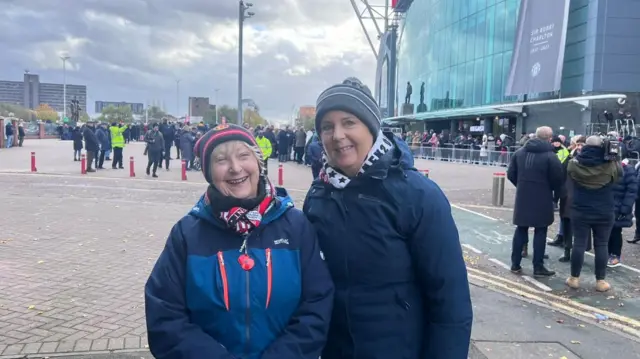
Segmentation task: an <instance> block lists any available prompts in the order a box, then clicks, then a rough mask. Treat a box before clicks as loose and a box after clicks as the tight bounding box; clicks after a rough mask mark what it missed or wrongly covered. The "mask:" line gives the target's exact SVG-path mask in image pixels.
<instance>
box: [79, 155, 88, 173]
mask: <svg viewBox="0 0 640 359" xmlns="http://www.w3.org/2000/svg"><path fill="white" fill-rule="evenodd" d="M80 173H81V174H83V175H86V174H87V155H85V154H84V153H83V154H82V155H81V156H80Z"/></svg>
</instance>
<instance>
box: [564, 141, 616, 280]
mask: <svg viewBox="0 0 640 359" xmlns="http://www.w3.org/2000/svg"><path fill="white" fill-rule="evenodd" d="M604 151H605V150H604V148H603V145H602V139H601V138H600V137H599V136H590V137H589V138H587V141H586V143H585V146H584V147H583V148H582V151H581V152H580V154H579V155H578V156H577V157H576V158H574V159H572V160H571V161H569V165H568V167H567V173H568V175H569V177H570V178H571V179H572V180H573V203H572V207H571V226H572V228H573V250H572V252H571V276H570V277H569V278H567V281H566V284H567V286H569V287H570V288H573V289H578V288H579V287H580V272H581V271H582V265H583V263H584V252H585V250H586V248H587V241H588V240H589V234H590V233H591V232H593V248H594V252H595V275H596V290H597V291H599V292H606V291H608V290H609V289H611V285H609V283H607V282H606V281H605V277H606V275H607V260H608V257H609V253H608V244H609V236H610V235H611V228H613V224H614V221H615V217H614V210H615V201H614V198H613V184H614V183H615V182H616V181H617V180H618V178H619V177H621V175H622V168H621V167H620V163H619V162H617V161H607V160H606V159H605V152H604Z"/></svg>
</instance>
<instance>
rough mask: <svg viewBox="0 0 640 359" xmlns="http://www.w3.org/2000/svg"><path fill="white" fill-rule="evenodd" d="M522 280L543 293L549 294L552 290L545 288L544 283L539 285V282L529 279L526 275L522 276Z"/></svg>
mask: <svg viewBox="0 0 640 359" xmlns="http://www.w3.org/2000/svg"><path fill="white" fill-rule="evenodd" d="M522 279H524V280H525V281H527V282H529V283H531V284H533V285H535V286H536V287H538V288H539V289H541V290H543V291H545V292H551V291H552V289H551V288H550V287H549V286H547V285H545V284H544V283H541V282H539V281H537V280H535V279H533V278H532V277H529V276H528V275H523V276H522Z"/></svg>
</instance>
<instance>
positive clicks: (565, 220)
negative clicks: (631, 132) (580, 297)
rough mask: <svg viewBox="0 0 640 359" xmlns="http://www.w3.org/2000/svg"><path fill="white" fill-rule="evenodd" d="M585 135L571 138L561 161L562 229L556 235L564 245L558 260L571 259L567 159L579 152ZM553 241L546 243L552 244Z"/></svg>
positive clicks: (570, 181)
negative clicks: (562, 253) (563, 159)
mask: <svg viewBox="0 0 640 359" xmlns="http://www.w3.org/2000/svg"><path fill="white" fill-rule="evenodd" d="M584 141H585V137H583V136H576V137H574V139H573V140H572V143H571V145H570V146H569V150H570V151H571V152H570V153H569V157H567V159H566V161H564V162H563V163H562V167H563V175H564V176H565V180H564V187H563V188H562V192H561V194H560V213H559V214H560V221H561V224H560V227H561V228H562V230H563V233H562V234H561V235H558V238H559V239H560V244H561V246H563V247H564V255H563V256H562V257H560V259H559V261H560V262H563V263H567V262H569V261H571V248H573V231H572V228H571V205H572V203H573V181H572V180H571V179H570V178H569V176H568V175H567V167H568V164H569V161H571V160H572V159H573V158H574V157H575V156H577V155H578V154H579V153H580V150H582V146H584ZM554 243H555V242H552V243H547V244H549V245H553V244H554Z"/></svg>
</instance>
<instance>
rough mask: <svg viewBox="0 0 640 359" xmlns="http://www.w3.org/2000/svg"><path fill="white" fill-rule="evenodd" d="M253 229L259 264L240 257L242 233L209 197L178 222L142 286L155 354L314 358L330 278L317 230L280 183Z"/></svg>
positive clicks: (194, 358) (327, 309) (162, 358)
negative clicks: (247, 264) (215, 211)
mask: <svg viewBox="0 0 640 359" xmlns="http://www.w3.org/2000/svg"><path fill="white" fill-rule="evenodd" d="M278 192H279V193H278V194H279V196H282V197H279V199H278V204H277V206H276V207H275V208H273V209H272V210H270V211H269V212H268V213H266V214H265V216H264V217H263V220H262V223H261V225H260V227H258V228H257V229H255V230H254V231H253V232H252V233H251V234H250V236H249V238H248V241H247V245H248V247H249V249H248V253H249V255H250V257H251V258H253V259H254V260H255V266H254V267H253V269H251V270H250V271H245V270H243V269H242V268H241V267H240V264H239V263H238V257H239V256H240V251H239V249H240V246H241V244H242V240H243V239H242V237H241V236H240V235H238V234H236V233H235V232H232V231H231V230H229V229H227V227H226V225H224V224H223V223H222V222H221V221H220V220H219V219H217V218H216V217H214V216H213V215H212V213H211V210H210V207H209V206H207V205H205V203H204V200H203V199H200V201H199V202H198V203H197V204H196V206H195V207H194V208H193V209H192V210H191V212H190V213H189V214H188V215H187V216H185V217H184V218H182V219H181V220H180V221H178V223H176V225H174V227H173V229H172V230H171V234H170V235H169V239H168V240H167V244H166V246H165V248H164V250H163V252H162V254H161V255H160V257H159V258H158V261H157V263H156V265H155V267H154V268H153V271H152V272H151V276H150V277H149V280H148V281H147V284H146V287H145V304H146V316H147V331H148V338H149V348H150V350H151V353H152V354H153V355H154V357H155V358H157V359H204V358H210V359H232V358H233V359H258V358H260V359H318V356H319V355H320V352H321V350H322V348H323V347H324V344H325V341H326V335H327V331H328V328H329V318H330V316H331V309H332V303H333V284H332V282H331V278H330V277H329V273H328V271H327V267H326V264H325V262H324V261H323V259H322V257H321V254H320V250H319V247H318V245H317V240H316V235H315V233H314V231H313V227H312V226H311V225H310V223H309V221H308V220H307V219H306V218H305V217H304V215H303V214H302V212H301V211H299V210H297V209H293V208H292V207H293V202H292V201H291V199H290V198H289V197H288V196H287V195H286V191H284V190H283V189H279V190H278Z"/></svg>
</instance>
